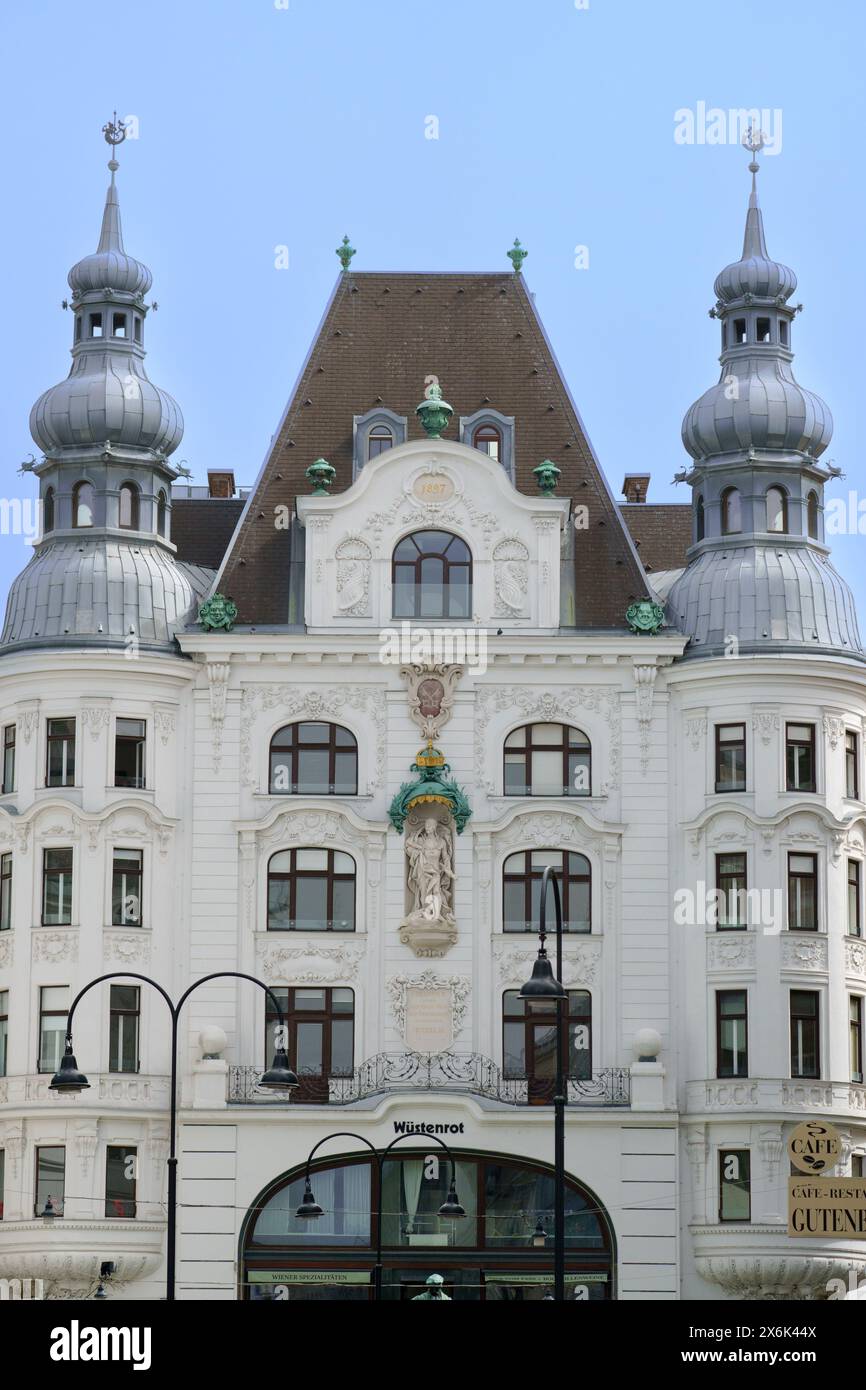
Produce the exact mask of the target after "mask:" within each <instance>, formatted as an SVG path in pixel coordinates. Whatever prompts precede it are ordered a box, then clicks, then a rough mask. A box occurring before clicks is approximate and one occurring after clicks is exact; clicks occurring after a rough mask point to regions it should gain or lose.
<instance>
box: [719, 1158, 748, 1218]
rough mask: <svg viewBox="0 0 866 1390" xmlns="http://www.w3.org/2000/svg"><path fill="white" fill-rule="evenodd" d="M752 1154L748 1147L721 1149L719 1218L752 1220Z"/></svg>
mask: <svg viewBox="0 0 866 1390" xmlns="http://www.w3.org/2000/svg"><path fill="white" fill-rule="evenodd" d="M750 1160H751V1154H750V1153H749V1150H748V1149H720V1150H719V1220H720V1221H751V1219H752V1194H751V1161H750Z"/></svg>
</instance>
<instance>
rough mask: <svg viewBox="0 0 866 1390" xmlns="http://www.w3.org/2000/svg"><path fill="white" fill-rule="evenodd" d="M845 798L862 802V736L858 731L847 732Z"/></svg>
mask: <svg viewBox="0 0 866 1390" xmlns="http://www.w3.org/2000/svg"><path fill="white" fill-rule="evenodd" d="M845 797H846V800H848V801H859V800H860V735H859V734H858V733H857V730H856V729H846V730H845Z"/></svg>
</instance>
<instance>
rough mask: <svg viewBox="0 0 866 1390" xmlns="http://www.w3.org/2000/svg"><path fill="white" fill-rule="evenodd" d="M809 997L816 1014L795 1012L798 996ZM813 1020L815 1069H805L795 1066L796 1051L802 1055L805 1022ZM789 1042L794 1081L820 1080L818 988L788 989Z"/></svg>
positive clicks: (819, 998) (819, 1009)
mask: <svg viewBox="0 0 866 1390" xmlns="http://www.w3.org/2000/svg"><path fill="white" fill-rule="evenodd" d="M798 995H799V996H801V997H803V998H806V997H808V998H809V999H810V1000H811V1001H812V1002H813V1004H814V1014H806V1013H795V1012H794V1000H795V997H796V996H798ZM804 1022H805V1023H809V1022H811V1024H812V1026H813V1028H814V1049H813V1050H814V1056H815V1063H814V1065H815V1070H814V1071H804V1070H798V1069H796V1068H795V1051H796V1054H797V1055H799V1056H800V1057H802V1055H803V1052H804V1048H803V1038H802V1033H803V1024H804ZM788 1042H789V1063H790V1068H789V1069H790V1075H791V1079H792V1081H819V1080H820V1079H821V992H820V990H817V989H799V988H798V989H790V990H789V991H788Z"/></svg>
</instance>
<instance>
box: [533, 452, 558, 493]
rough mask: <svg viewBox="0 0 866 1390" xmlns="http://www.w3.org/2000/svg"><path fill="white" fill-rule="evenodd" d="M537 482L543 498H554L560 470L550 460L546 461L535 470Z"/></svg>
mask: <svg viewBox="0 0 866 1390" xmlns="http://www.w3.org/2000/svg"><path fill="white" fill-rule="evenodd" d="M532 471H533V473H534V474H535V481H536V482H537V483H538V491H539V492H540V493H541V495H542V497H552V496H553V494H554V492H555V490H556V484H557V483H558V482H559V473H560V470H559V469H558V468H557V466H556V464H555V463H553V462H552V461H551V460H550V459H545V460H544V462H543V463H540V464H539V465H538V467H537V468H533V470H532Z"/></svg>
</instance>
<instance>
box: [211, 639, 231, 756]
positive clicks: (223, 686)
mask: <svg viewBox="0 0 866 1390" xmlns="http://www.w3.org/2000/svg"><path fill="white" fill-rule="evenodd" d="M231 669H232V668H231V663H230V662H228V661H209V662H208V663H207V679H208V695H209V698H210V723H211V739H212V745H211V746H212V757H213V770H214V772H219V770H220V763H221V762H222V743H223V725H224V723H225V717H226V695H227V694H228V688H229V676H230V675H231Z"/></svg>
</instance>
